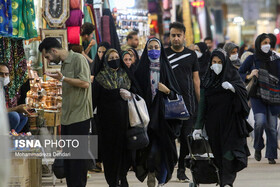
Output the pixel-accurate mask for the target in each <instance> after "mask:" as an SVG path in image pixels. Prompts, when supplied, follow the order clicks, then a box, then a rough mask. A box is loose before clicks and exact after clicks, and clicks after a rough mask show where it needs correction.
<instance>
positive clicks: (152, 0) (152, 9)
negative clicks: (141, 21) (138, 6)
mask: <svg viewBox="0 0 280 187" xmlns="http://www.w3.org/2000/svg"><path fill="white" fill-rule="evenodd" d="M148 10H149V13H157V12H158V0H148Z"/></svg>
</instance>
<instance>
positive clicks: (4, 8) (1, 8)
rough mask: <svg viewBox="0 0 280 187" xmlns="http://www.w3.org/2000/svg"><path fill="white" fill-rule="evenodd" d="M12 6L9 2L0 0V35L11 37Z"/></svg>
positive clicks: (8, 0)
mask: <svg viewBox="0 0 280 187" xmlns="http://www.w3.org/2000/svg"><path fill="white" fill-rule="evenodd" d="M12 32H13V27H12V6H11V0H0V35H1V36H6V37H9V36H12Z"/></svg>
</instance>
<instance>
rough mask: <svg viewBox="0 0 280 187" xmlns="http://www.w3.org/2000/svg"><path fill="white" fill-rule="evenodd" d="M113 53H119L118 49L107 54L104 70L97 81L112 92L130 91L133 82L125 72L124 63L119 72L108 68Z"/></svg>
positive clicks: (97, 77) (98, 75)
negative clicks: (114, 90)
mask: <svg viewBox="0 0 280 187" xmlns="http://www.w3.org/2000/svg"><path fill="white" fill-rule="evenodd" d="M111 53H117V54H119V53H118V51H117V50H116V49H109V50H108V51H107V52H106V54H105V61H104V68H103V69H102V70H101V71H100V72H99V73H98V74H97V76H96V78H95V79H96V81H97V82H98V83H99V84H100V85H101V86H103V88H105V89H108V90H112V89H120V88H124V89H127V90H129V89H130V87H131V81H130V79H129V77H128V75H127V73H126V72H125V70H124V68H123V67H124V63H123V61H122V60H121V59H120V60H121V65H120V68H119V69H118V70H114V69H112V68H110V67H109V66H108V58H109V55H110V54H111Z"/></svg>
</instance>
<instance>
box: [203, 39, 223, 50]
mask: <svg viewBox="0 0 280 187" xmlns="http://www.w3.org/2000/svg"><path fill="white" fill-rule="evenodd" d="M204 41H205V40H204ZM224 45H225V43H218V45H217V48H221V49H223V48H224Z"/></svg>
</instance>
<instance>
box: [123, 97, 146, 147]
mask: <svg viewBox="0 0 280 187" xmlns="http://www.w3.org/2000/svg"><path fill="white" fill-rule="evenodd" d="M131 96H132V99H131V100H132V101H133V104H134V107H135V110H136V113H137V115H138V117H139V119H140V121H141V124H140V125H137V126H134V127H131V128H129V129H128V130H127V133H126V137H127V148H128V149H130V150H137V149H142V148H145V147H147V146H148V145H149V137H148V134H147V131H146V128H145V125H144V121H143V119H142V117H141V115H140V112H139V110H138V107H137V104H136V101H135V98H134V96H133V94H131Z"/></svg>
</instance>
